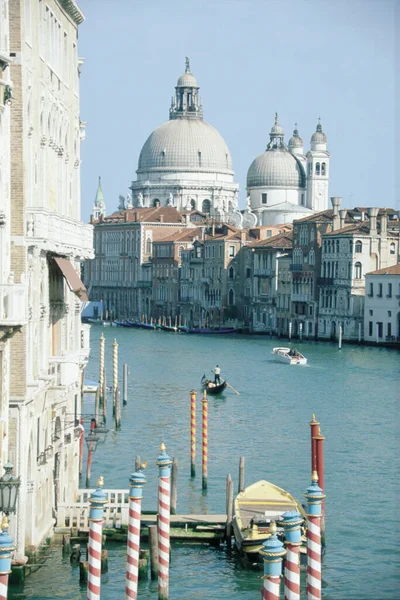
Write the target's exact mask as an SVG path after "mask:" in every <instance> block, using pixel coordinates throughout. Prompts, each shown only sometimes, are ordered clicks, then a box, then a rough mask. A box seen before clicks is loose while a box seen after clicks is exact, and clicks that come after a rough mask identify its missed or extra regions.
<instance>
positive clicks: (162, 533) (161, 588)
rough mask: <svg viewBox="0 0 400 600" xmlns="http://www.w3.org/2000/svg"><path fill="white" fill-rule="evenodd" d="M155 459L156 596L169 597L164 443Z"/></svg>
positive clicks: (168, 491)
mask: <svg viewBox="0 0 400 600" xmlns="http://www.w3.org/2000/svg"><path fill="white" fill-rule="evenodd" d="M160 450H161V454H160V456H159V457H158V459H157V466H158V468H159V478H158V598H159V600H168V597H169V553H170V539H169V529H170V508H171V465H172V460H171V458H170V457H169V456H168V454H167V453H166V451H165V450H166V448H165V445H164V444H161V445H160Z"/></svg>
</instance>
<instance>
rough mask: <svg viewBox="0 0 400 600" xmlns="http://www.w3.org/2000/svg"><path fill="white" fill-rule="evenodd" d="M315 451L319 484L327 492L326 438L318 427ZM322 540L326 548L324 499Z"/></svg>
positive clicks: (323, 504)
mask: <svg viewBox="0 0 400 600" xmlns="http://www.w3.org/2000/svg"><path fill="white" fill-rule="evenodd" d="M314 440H315V444H316V447H315V450H316V455H317V468H316V471H317V473H318V483H319V486H320V488H321V489H322V492H325V465H324V440H325V437H324V436H323V435H321V429H320V427H318V434H317V435H316V436H315V437H314ZM321 538H322V546H323V547H324V548H325V500H324V499H322V505H321Z"/></svg>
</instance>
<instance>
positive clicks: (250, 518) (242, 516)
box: [232, 480, 305, 564]
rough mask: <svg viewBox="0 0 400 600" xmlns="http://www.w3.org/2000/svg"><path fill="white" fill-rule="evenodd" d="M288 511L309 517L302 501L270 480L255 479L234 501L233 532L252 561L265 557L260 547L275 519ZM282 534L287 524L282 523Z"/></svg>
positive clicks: (240, 546)
mask: <svg viewBox="0 0 400 600" xmlns="http://www.w3.org/2000/svg"><path fill="white" fill-rule="evenodd" d="M287 511H297V512H298V513H300V515H301V516H302V517H305V512H304V509H303V507H302V506H301V504H300V502H299V501H298V500H296V499H295V498H294V497H293V496H292V495H291V494H289V492H287V491H286V490H283V489H282V488H280V487H278V486H277V485H274V484H273V483H270V482H269V481H264V480H261V481H257V482H256V483H252V484H251V485H249V486H248V487H246V488H245V489H244V490H243V491H242V492H239V494H238V495H237V496H236V498H235V500H234V503H233V520H232V526H233V533H234V536H235V541H236V545H237V547H238V549H239V551H240V552H241V553H242V555H244V557H245V559H247V560H248V561H249V562H250V563H251V564H253V563H255V562H258V561H259V558H261V555H259V551H260V550H261V548H262V545H263V543H264V542H265V540H266V539H267V538H269V537H270V535H271V534H270V532H269V526H270V524H271V521H279V520H280V518H281V516H282V514H283V513H284V512H287ZM278 536H281V537H282V536H283V528H282V527H279V526H278Z"/></svg>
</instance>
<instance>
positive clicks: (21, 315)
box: [0, 283, 28, 327]
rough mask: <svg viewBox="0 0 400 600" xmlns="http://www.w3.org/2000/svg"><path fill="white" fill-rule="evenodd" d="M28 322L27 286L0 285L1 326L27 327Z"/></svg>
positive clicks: (22, 284)
mask: <svg viewBox="0 0 400 600" xmlns="http://www.w3.org/2000/svg"><path fill="white" fill-rule="evenodd" d="M27 320H28V318H27V308H26V287H25V284H24V283H12V284H5V285H0V326H6V327H13V326H17V325H25V323H26V322H27Z"/></svg>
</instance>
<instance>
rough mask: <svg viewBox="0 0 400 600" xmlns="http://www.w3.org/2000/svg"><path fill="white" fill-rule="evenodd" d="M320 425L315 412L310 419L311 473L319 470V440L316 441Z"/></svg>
mask: <svg viewBox="0 0 400 600" xmlns="http://www.w3.org/2000/svg"><path fill="white" fill-rule="evenodd" d="M318 426H319V421H317V419H316V418H315V414H314V413H313V415H312V417H311V421H310V429H311V473H313V472H314V471H317V470H318V468H317V442H316V441H315V439H314V438H315V436H317V435H318Z"/></svg>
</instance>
